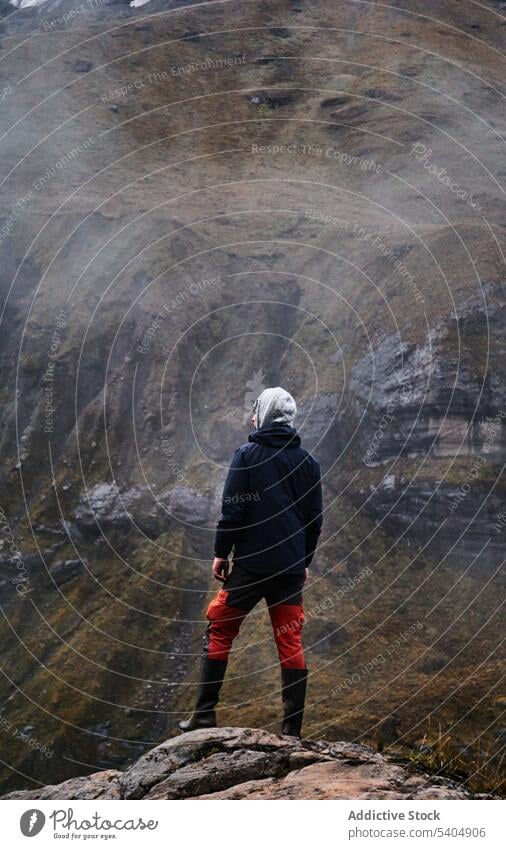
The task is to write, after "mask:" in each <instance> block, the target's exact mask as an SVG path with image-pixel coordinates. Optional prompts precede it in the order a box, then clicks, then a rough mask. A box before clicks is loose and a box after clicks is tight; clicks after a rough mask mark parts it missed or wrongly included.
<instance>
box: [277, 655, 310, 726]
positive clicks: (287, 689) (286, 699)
mask: <svg viewBox="0 0 506 849" xmlns="http://www.w3.org/2000/svg"><path fill="white" fill-rule="evenodd" d="M281 683H282V685H283V693H282V695H283V708H284V714H285V715H284V719H283V729H282V733H283V734H288V735H289V736H290V737H300V732H301V728H302V719H303V716H304V702H305V700H306V686H307V669H284V667H281Z"/></svg>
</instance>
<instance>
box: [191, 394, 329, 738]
mask: <svg viewBox="0 0 506 849" xmlns="http://www.w3.org/2000/svg"><path fill="white" fill-rule="evenodd" d="M296 411H297V408H296V405H295V401H294V399H293V398H292V396H291V395H290V394H289V393H288V392H286V391H285V390H284V389H282V388H281V387H279V386H277V387H275V388H272V389H265V390H264V391H263V392H262V394H261V395H260V396H259V397H258V399H257V400H256V402H255V406H254V410H253V418H252V423H253V427H254V428H255V430H254V431H253V433H251V434H250V436H249V441H248V443H246V444H245V445H241V447H240V448H238V449H237V450H236V452H235V454H234V457H233V459H232V464H231V467H230V470H229V473H228V476H227V480H226V482H225V488H224V491H223V502H222V512H221V516H220V519H219V522H218V527H217V530H216V538H215V545H214V553H215V558H214V563H213V573H214V577H215V578H216V579H217V580H218V581H221V582H223V589H221V590H220V591H219V593H218V595H217V597H216V598H215V599H214V600H213V601H212V602H211V604H210V605H209V608H208V610H207V618H208V620H209V626H208V629H207V635H206V638H205V639H204V656H203V660H202V670H201V680H200V687H199V692H198V697H197V704H196V707H195V710H194V713H193V715H192V716H191V718H190V719H188V720H184V721H183V722H180V723H179V728H180V730H181V731H191V730H193V729H195V728H212V727H214V726H215V725H216V714H215V707H216V705H217V703H218V698H219V693H220V688H221V685H222V683H223V678H224V676H225V671H226V668H227V661H228V657H229V654H230V650H231V648H232V643H233V641H234V639H235V637H236V636H237V634H238V633H239V629H240V627H241V623H242V621H243V619H244V618H245V616H246V615H247V614H248V613H249V612H250V610H252V609H253V607H254V606H255V605H256V604H257V603H258V602H259V601H260V600H261V599H262V598H265V600H266V602H267V607H268V610H269V615H270V619H271V623H272V628H273V631H274V638H275V640H276V645H277V649H278V655H279V660H280V664H281V682H282V688H283V689H282V694H283V707H284V720H283V734H290V735H292V736H297V737H300V733H301V727H302V717H303V711H304V701H305V696H306V682H307V669H306V664H305V662H304V653H303V649H302V625H303V623H304V609H303V606H302V587H303V584H304V582H305V580H306V577H307V569H308V566H309V564H310V563H311V560H312V558H313V554H314V551H315V548H316V543H317V540H318V537H319V534H320V531H321V525H322V495H321V481H320V467H319V465H318V463H317V462H316V461H315V460H314V459H313V458H312V457H311V455H310V454H308V452H307V451H305V450H304V449H303V448H301V444H300V437H299V436H298V434H297V431H296V430H295V429H294V428H293V427H292V425H293V420H294V417H295V414H296ZM232 548H233V550H234V554H233V567H232V571H231V572H229V565H228V556H229V554H230V552H231V551H232Z"/></svg>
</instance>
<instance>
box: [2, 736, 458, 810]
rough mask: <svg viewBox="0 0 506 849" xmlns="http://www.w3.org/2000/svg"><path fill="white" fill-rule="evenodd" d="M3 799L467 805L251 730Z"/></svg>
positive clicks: (340, 755)
mask: <svg viewBox="0 0 506 849" xmlns="http://www.w3.org/2000/svg"><path fill="white" fill-rule="evenodd" d="M3 798H4V799H469V798H472V795H471V794H470V793H469V792H468V791H467V790H466V789H465V788H464V787H462V786H460V785H458V784H456V783H455V782H452V781H449V780H448V779H444V778H441V777H437V776H429V775H427V774H423V773H417V772H415V771H414V769H413V767H410V766H409V764H407V763H406V764H404V765H399V764H392V763H389V761H388V760H387V758H385V757H384V756H383V755H380V754H377V753H376V752H374V751H373V750H372V749H370V748H368V747H367V746H360V745H357V744H349V743H326V742H323V741H319V742H311V741H309V740H296V739H295V738H293V737H277V736H276V735H274V734H270V733H268V732H265V731H262V730H261V729H254V728H216V729H207V730H198V731H190V732H188V733H187V734H182V735H181V736H180V737H175V738H172V739H170V740H167V741H166V742H165V743H162V744H161V745H160V746H157V747H156V748H155V749H153V750H152V751H150V752H148V753H147V754H146V755H144V756H143V757H142V758H140V759H139V760H138V761H137V762H136V763H135V764H133V765H132V766H131V767H130V768H129V769H128V770H127V771H126V772H124V773H120V772H116V771H113V770H109V771H107V772H98V773H95V774H93V775H89V776H87V777H86V778H75V779H71V780H70V781H66V782H63V783H62V784H59V785H56V786H51V787H42V788H40V789H39V790H32V791H27V792H26V791H22V790H20V791H16V792H14V793H10V794H7V795H6V796H4V797H3Z"/></svg>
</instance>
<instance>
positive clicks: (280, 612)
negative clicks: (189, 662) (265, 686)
mask: <svg viewBox="0 0 506 849" xmlns="http://www.w3.org/2000/svg"><path fill="white" fill-rule="evenodd" d="M303 584H304V576H303V575H289V574H288V575H279V576H278V575H272V576H269V577H267V578H265V577H262V576H258V575H252V574H251V573H248V572H246V571H245V570H244V569H241V568H240V567H238V566H234V568H233V569H232V572H231V574H230V576H229V577H228V578H227V580H226V581H225V583H224V585H223V589H222V590H220V591H219V593H218V595H217V596H216V598H215V599H213V601H212V602H211V604H210V605H209V607H208V609H207V618H208V620H209V627H208V643H207V653H208V657H209V659H210V660H228V656H229V654H230V650H231V648H232V643H233V641H234V639H235V638H236V637H237V635H238V633H239V629H240V627H241V624H242V622H243V620H244V618H245V616H247V614H248V613H249V612H250V610H252V609H253V607H255V605H256V604H257V603H258V602H259V601H260V600H261V599H262V598H265V600H266V602H267V607H268V610H269V616H270V619H271V624H272V630H273V632H274V639H275V640H276V646H277V649H278V655H279V661H280V663H281V666H283V667H284V668H285V669H305V668H306V664H305V662H304V652H303V649H302V626H303V624H304V608H303V605H302V586H303Z"/></svg>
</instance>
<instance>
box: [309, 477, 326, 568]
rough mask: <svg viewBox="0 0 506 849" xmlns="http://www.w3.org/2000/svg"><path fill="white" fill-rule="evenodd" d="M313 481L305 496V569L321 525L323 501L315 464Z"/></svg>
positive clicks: (311, 555) (319, 478)
mask: <svg viewBox="0 0 506 849" xmlns="http://www.w3.org/2000/svg"><path fill="white" fill-rule="evenodd" d="M315 467H316V468H315V479H314V483H313V486H312V488H311V491H310V492H309V493H308V495H307V499H308V501H307V514H306V563H305V565H306V569H307V568H308V566H310V565H311V561H312V559H313V556H314V553H315V549H316V544H317V542H318V537H319V536H320V532H321V529H322V524H323V501H322V484H321V477H320V466H319V465H318V463H315Z"/></svg>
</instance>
